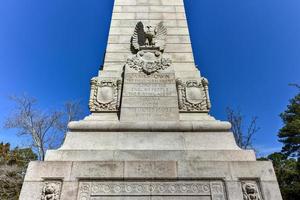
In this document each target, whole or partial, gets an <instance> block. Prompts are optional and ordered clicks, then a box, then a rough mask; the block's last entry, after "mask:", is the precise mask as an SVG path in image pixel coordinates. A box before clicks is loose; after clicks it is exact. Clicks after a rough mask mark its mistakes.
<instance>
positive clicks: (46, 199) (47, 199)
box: [41, 181, 62, 200]
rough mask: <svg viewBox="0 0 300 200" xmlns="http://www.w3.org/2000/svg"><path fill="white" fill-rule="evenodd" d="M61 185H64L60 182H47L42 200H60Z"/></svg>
mask: <svg viewBox="0 0 300 200" xmlns="http://www.w3.org/2000/svg"><path fill="white" fill-rule="evenodd" d="M61 185H62V183H61V182H60V181H48V182H45V183H44V186H43V189H42V197H41V200H59V199H60V193H61Z"/></svg>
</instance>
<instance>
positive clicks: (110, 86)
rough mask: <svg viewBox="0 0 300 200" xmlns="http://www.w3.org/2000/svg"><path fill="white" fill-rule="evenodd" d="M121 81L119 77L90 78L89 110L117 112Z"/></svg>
mask: <svg viewBox="0 0 300 200" xmlns="http://www.w3.org/2000/svg"><path fill="white" fill-rule="evenodd" d="M121 86H122V81H121V80H120V79H117V80H116V79H100V78H99V77H94V78H92V80H91V95H90V100H89V108H90V111H91V112H117V111H119V109H120V96H121Z"/></svg>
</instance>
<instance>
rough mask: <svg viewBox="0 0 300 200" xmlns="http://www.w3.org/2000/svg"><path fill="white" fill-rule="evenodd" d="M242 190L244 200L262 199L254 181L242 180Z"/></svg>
mask: <svg viewBox="0 0 300 200" xmlns="http://www.w3.org/2000/svg"><path fill="white" fill-rule="evenodd" d="M242 190H243V198H244V200H262V199H261V197H260V194H259V189H258V186H257V183H256V182H254V181H251V182H246V181H244V182H242Z"/></svg>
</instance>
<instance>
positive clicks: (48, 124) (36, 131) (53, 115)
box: [4, 95, 62, 160]
mask: <svg viewBox="0 0 300 200" xmlns="http://www.w3.org/2000/svg"><path fill="white" fill-rule="evenodd" d="M11 99H12V100H13V101H14V102H15V104H16V108H15V111H14V112H13V113H12V115H11V116H10V117H8V118H7V120H6V122H5V125H4V127H5V128H15V129H17V130H18V135H29V136H30V137H31V138H32V147H33V148H35V149H36V152H37V154H38V158H39V160H44V158H45V153H46V150H47V149H48V148H51V147H53V144H54V143H55V142H56V138H55V131H56V129H57V124H58V123H59V120H60V118H61V116H62V113H61V112H58V111H54V112H43V111H41V110H39V109H37V108H36V103H37V102H36V100H35V99H34V98H32V97H29V96H26V95H23V96H20V97H17V96H13V97H11Z"/></svg>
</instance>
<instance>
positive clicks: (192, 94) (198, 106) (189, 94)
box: [176, 78, 211, 113]
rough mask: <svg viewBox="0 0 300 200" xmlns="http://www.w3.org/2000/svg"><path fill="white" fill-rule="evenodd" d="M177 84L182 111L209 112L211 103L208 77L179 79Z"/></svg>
mask: <svg viewBox="0 0 300 200" xmlns="http://www.w3.org/2000/svg"><path fill="white" fill-rule="evenodd" d="M176 84H177V92H178V104H179V111H180V112H200V113H208V112H209V110H210V108H211V103H210V99H209V93H208V81H207V79H206V78H202V79H201V80H185V81H183V80H181V79H177V81H176Z"/></svg>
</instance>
